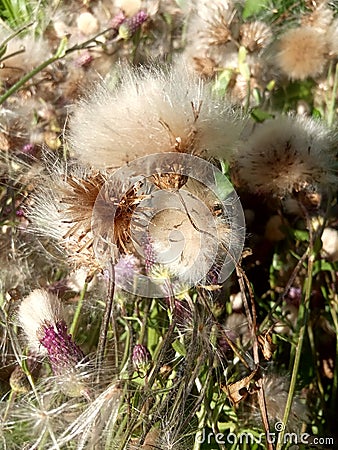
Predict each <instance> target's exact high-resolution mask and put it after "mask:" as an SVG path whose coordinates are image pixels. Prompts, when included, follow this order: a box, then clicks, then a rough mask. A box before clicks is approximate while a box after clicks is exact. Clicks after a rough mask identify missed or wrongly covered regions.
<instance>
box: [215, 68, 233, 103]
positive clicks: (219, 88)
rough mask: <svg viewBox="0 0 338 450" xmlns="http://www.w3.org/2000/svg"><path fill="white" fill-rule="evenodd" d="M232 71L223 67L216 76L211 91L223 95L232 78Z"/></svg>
mask: <svg viewBox="0 0 338 450" xmlns="http://www.w3.org/2000/svg"><path fill="white" fill-rule="evenodd" d="M233 73H234V71H233V69H224V70H223V71H222V72H221V73H220V74H219V75H218V77H217V79H216V81H215V84H214V86H213V91H214V92H215V93H216V94H217V95H219V96H224V94H225V93H226V91H227V89H228V86H229V83H230V81H231V79H232V75H233Z"/></svg>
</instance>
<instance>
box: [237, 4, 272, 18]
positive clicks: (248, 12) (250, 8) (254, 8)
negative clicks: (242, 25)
mask: <svg viewBox="0 0 338 450" xmlns="http://www.w3.org/2000/svg"><path fill="white" fill-rule="evenodd" d="M268 3H269V1H268V0H258V1H257V0H246V2H245V5H244V9H243V13H242V17H243V19H244V20H245V19H248V18H249V17H251V16H254V15H256V14H258V13H260V12H261V11H262V10H263V9H264V7H265V6H266V5H267V4H268Z"/></svg>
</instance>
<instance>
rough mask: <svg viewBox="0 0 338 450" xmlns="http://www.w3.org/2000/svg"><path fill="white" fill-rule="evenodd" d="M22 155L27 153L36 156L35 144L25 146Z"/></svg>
mask: <svg viewBox="0 0 338 450" xmlns="http://www.w3.org/2000/svg"><path fill="white" fill-rule="evenodd" d="M21 151H22V153H25V154H26V155H34V153H35V147H34V145H33V144H25V145H24V146H23V147H22V149H21Z"/></svg>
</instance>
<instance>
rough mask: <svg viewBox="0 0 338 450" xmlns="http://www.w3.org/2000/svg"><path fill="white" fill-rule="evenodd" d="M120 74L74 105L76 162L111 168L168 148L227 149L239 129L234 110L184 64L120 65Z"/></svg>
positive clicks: (215, 152)
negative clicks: (165, 67) (114, 81)
mask: <svg viewBox="0 0 338 450" xmlns="http://www.w3.org/2000/svg"><path fill="white" fill-rule="evenodd" d="M121 77H122V80H121V84H120V85H119V86H117V87H115V88H114V89H112V90H111V89H109V87H108V86H107V85H105V84H101V85H100V86H99V87H97V88H96V89H94V91H93V92H92V93H90V94H89V95H88V96H87V98H84V99H83V100H82V101H80V103H79V104H78V105H77V106H76V107H75V109H74V113H73V116H72V117H71V119H70V132H69V138H70V144H71V151H72V153H73V154H74V155H75V156H76V157H77V158H78V159H79V160H80V161H81V162H82V163H86V164H89V165H91V166H93V167H95V168H103V167H114V168H116V167H120V166H122V165H124V164H125V163H127V162H129V161H131V160H133V159H135V158H137V157H141V156H145V155H149V154H154V153H162V152H168V151H179V152H185V153H192V154H195V155H197V156H202V157H207V158H209V157H212V156H216V157H217V156H220V155H222V157H226V156H227V155H229V154H230V153H231V148H232V147H233V145H234V143H235V142H236V140H237V139H238V136H239V133H240V131H241V122H240V121H239V120H238V114H237V113H235V112H234V110H233V109H232V108H231V107H230V106H229V105H228V104H226V103H225V102H224V101H219V100H216V99H214V98H213V97H212V94H211V87H210V86H208V85H205V84H203V82H201V80H198V79H197V78H195V77H193V76H191V75H189V74H188V72H187V69H186V68H183V69H182V66H180V65H179V66H178V67H177V68H174V69H172V70H171V71H169V72H166V71H164V70H161V69H157V68H154V69H152V70H146V69H140V70H130V69H128V68H123V69H121Z"/></svg>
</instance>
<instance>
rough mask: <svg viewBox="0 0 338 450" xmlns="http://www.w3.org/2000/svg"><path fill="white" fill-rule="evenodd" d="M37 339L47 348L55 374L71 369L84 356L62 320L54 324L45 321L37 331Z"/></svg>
mask: <svg viewBox="0 0 338 450" xmlns="http://www.w3.org/2000/svg"><path fill="white" fill-rule="evenodd" d="M38 335H39V336H41V337H40V339H39V341H40V342H41V345H42V346H43V347H44V348H45V349H46V350H47V353H48V357H49V361H50V364H51V366H52V370H53V372H54V374H55V375H62V374H63V373H65V371H67V370H69V369H70V370H72V369H74V368H75V367H76V365H77V364H78V363H79V362H80V361H81V360H82V359H83V358H84V354H83V353H82V351H81V349H80V347H79V346H78V345H76V344H75V342H74V341H73V338H72V335H71V334H68V330H67V325H66V323H65V322H64V321H63V320H60V321H58V322H57V323H56V324H51V323H48V324H47V323H46V324H44V325H42V327H41V328H40V330H39V331H38Z"/></svg>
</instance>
